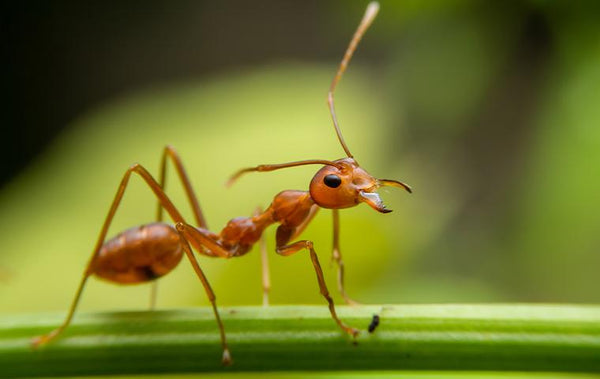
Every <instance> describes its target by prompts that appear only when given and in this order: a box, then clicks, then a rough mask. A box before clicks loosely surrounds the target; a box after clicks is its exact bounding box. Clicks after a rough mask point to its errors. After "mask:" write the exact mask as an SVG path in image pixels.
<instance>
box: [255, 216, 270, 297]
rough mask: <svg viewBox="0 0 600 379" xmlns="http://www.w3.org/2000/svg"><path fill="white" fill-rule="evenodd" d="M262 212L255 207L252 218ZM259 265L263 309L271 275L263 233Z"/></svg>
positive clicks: (260, 243) (267, 295)
mask: <svg viewBox="0 0 600 379" xmlns="http://www.w3.org/2000/svg"><path fill="white" fill-rule="evenodd" d="M262 213H263V211H262V209H261V208H260V207H257V208H256V210H255V211H254V216H258V215H260V214H262ZM259 248H260V263H261V267H262V288H263V307H268V306H269V291H270V290H271V275H270V273H269V256H268V255H267V241H266V239H265V235H264V233H263V234H261V236H260V242H259Z"/></svg>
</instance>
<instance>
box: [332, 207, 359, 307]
mask: <svg viewBox="0 0 600 379" xmlns="http://www.w3.org/2000/svg"><path fill="white" fill-rule="evenodd" d="M332 213H333V251H332V256H331V259H333V260H334V261H335V263H336V264H337V266H338V275H337V285H338V290H339V291H340V294H341V295H342V297H343V298H344V301H345V302H346V304H348V305H360V303H359V302H357V301H355V300H353V299H352V298H350V296H348V295H347V294H346V290H345V288H344V260H343V259H342V253H341V251H340V216H339V210H337V209H333V212H332Z"/></svg>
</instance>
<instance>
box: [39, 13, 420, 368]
mask: <svg viewBox="0 0 600 379" xmlns="http://www.w3.org/2000/svg"><path fill="white" fill-rule="evenodd" d="M378 10H379V4H378V3H376V2H372V3H370V4H369V5H368V7H367V10H366V12H365V15H364V16H363V19H362V21H361V22H360V24H359V26H358V29H357V30H356V32H355V34H354V36H353V38H352V40H351V41H350V44H349V46H348V48H347V50H346V53H345V54H344V57H343V59H342V61H341V63H340V65H339V68H338V70H337V73H336V75H335V77H334V78H333V81H332V83H331V86H330V88H329V93H328V97H327V103H328V105H329V110H330V112H331V117H332V119H333V126H334V128H335V132H336V134H337V138H338V140H339V142H340V144H341V145H342V148H343V149H344V151H345V152H346V157H345V158H341V159H338V160H335V161H329V160H323V159H310V160H303V161H297V162H290V163H281V164H268V165H259V166H256V167H252V168H245V169H242V170H240V171H238V172H237V173H236V174H235V175H233V176H232V177H231V179H230V180H229V182H228V185H231V184H232V183H233V182H234V181H235V180H237V179H238V178H239V177H240V176H241V175H243V174H245V173H248V172H255V171H259V172H266V171H274V170H279V169H283V168H288V167H296V166H303V165H321V166H323V167H322V168H320V169H319V171H317V173H316V174H315V176H314V177H313V179H312V181H311V182H310V187H309V191H296V190H286V191H282V192H280V193H279V194H277V195H276V196H275V198H274V199H273V202H272V203H271V205H270V206H269V207H268V208H267V209H266V210H265V211H259V212H257V213H256V214H255V215H254V216H252V217H239V218H234V219H232V220H230V221H229V222H228V223H227V225H226V226H225V227H224V228H223V230H221V232H220V233H218V234H217V233H213V232H211V231H210V230H208V228H207V224H206V221H205V219H204V216H203V214H202V211H201V209H200V205H199V203H198V199H197V198H196V195H195V193H194V191H193V189H192V186H191V184H190V181H189V179H188V176H187V173H186V171H185V169H184V167H183V164H182V162H181V159H180V157H179V155H178V154H177V152H176V151H175V150H174V149H173V148H172V147H170V146H167V147H166V148H165V149H164V151H163V155H162V159H161V169H160V179H159V181H156V180H155V179H154V178H153V177H152V175H151V174H150V173H149V172H148V171H147V170H146V169H145V168H144V167H143V166H141V165H140V164H134V165H133V166H131V167H129V168H128V169H127V171H126V172H125V174H124V176H123V178H122V180H121V183H120V185H119V187H118V190H117V193H116V195H115V197H114V200H113V202H112V205H111V207H110V209H109V211H108V215H107V217H106V219H105V221H104V225H103V226H102V229H101V230H100V234H99V236H98V240H97V243H96V245H95V247H94V249H93V252H92V255H91V257H90V260H89V262H88V264H87V268H86V269H85V271H84V273H83V278H82V279H81V282H80V284H79V288H78V289H77V292H76V294H75V297H74V299H73V303H72V305H71V307H70V309H69V312H68V314H67V317H66V318H65V320H64V322H63V323H62V324H61V325H60V326H59V327H58V328H56V329H54V330H53V331H51V332H50V333H48V334H45V335H42V336H39V337H36V338H35V339H34V340H33V341H32V344H33V346H34V347H38V346H40V345H44V344H46V343H48V342H50V341H51V340H53V339H54V338H56V337H57V336H59V335H60V334H61V333H62V332H63V331H64V330H65V328H66V327H67V326H68V325H69V324H70V322H71V319H72V318H73V314H74V312H75V309H76V308H77V304H78V302H79V299H80V297H81V294H82V291H83V288H84V286H85V284H86V282H87V279H88V278H89V277H90V276H91V275H96V276H97V277H100V278H102V279H105V280H108V281H111V282H115V283H119V284H136V283H144V282H149V281H153V280H155V279H157V278H160V277H162V276H164V275H166V274H167V273H169V272H170V271H171V270H173V268H175V267H176V266H177V264H179V262H180V261H181V259H182V257H183V255H185V256H187V258H188V259H189V261H190V263H191V265H192V267H193V269H194V271H195V272H196V274H197V275H198V278H199V279H200V281H201V282H202V285H203V286H204V290H205V291H206V294H207V296H208V299H209V300H210V303H211V305H212V309H213V312H214V315H215V319H216V321H217V324H218V327H219V332H220V335H221V344H222V347H223V357H222V362H223V364H225V365H227V364H231V362H232V361H231V355H230V353H229V349H228V346H227V341H226V337H225V329H224V327H223V323H222V321H221V317H220V316H219V311H218V309H217V306H216V302H215V294H214V292H213V290H212V288H211V286H210V284H209V282H208V280H207V278H206V276H205V275H204V273H203V271H202V269H201V268H200V265H199V264H198V261H197V259H196V257H195V256H194V254H193V252H192V248H193V249H194V250H196V251H197V252H198V253H199V254H201V255H204V256H209V257H218V258H233V257H239V256H242V255H244V254H246V253H248V252H249V251H250V249H251V248H252V246H253V245H254V244H255V243H257V242H258V241H259V240H260V239H261V236H262V233H263V231H264V230H265V229H266V228H267V227H268V226H269V225H271V224H279V227H278V228H277V233H276V242H277V247H276V252H277V254H279V255H283V256H287V255H292V254H294V253H297V252H299V251H302V250H308V252H309V254H310V259H311V261H312V265H313V266H314V269H315V272H316V274H317V280H318V283H319V287H320V292H321V295H323V297H324V298H325V299H326V300H327V303H328V305H329V311H330V313H331V317H332V318H333V319H334V320H335V322H336V323H337V325H338V326H339V327H340V328H341V329H342V330H343V331H344V332H346V333H348V334H349V335H350V336H352V337H355V336H356V335H357V334H358V330H357V329H355V328H352V327H350V326H348V325H346V324H345V323H344V322H342V320H340V318H339V317H338V316H337V314H336V310H335V306H334V303H333V300H332V298H331V296H330V295H329V290H328V289H327V285H326V284H325V280H324V277H323V271H322V270H321V265H320V263H319V259H318V257H317V253H316V252H315V250H314V247H313V242H312V241H309V240H300V241H296V242H291V241H293V240H295V239H296V238H297V237H298V236H299V235H300V234H301V233H302V232H303V231H304V229H305V228H306V226H307V225H308V224H309V223H310V221H311V220H312V219H313V217H314V216H315V214H316V212H317V211H318V209H319V208H326V209H332V211H333V241H334V242H333V259H334V260H335V261H336V263H337V265H338V287H339V289H340V292H341V294H342V296H343V297H344V299H345V300H346V302H348V303H352V302H353V301H352V300H351V299H350V298H349V297H348V296H347V295H346V292H345V291H344V284H343V278H344V265H343V262H342V256H341V254H340V249H339V238H338V235H339V215H338V210H339V209H342V208H349V207H354V206H356V205H358V204H360V203H366V204H367V205H369V206H370V207H371V208H373V209H375V210H376V211H378V212H381V213H388V212H391V210H389V209H387V208H386V207H385V205H384V204H383V202H382V200H381V198H380V197H379V194H378V193H377V189H378V188H380V187H383V186H392V187H399V188H403V189H405V190H406V191H408V192H411V189H410V187H409V186H408V185H406V184H404V183H402V182H399V181H396V180H389V179H376V178H374V177H373V176H371V175H370V174H369V173H368V172H367V171H365V170H364V169H362V168H361V167H360V166H359V165H358V162H357V161H356V160H355V159H354V157H353V156H352V154H351V153H350V150H349V149H348V146H347V145H346V143H345V142H344V138H343V137H342V133H341V130H340V127H339V125H338V121H337V117H336V114H335V108H334V101H333V93H334V91H335V87H336V85H337V83H338V81H339V80H340V78H341V77H342V74H343V73H344V71H345V70H346V67H347V66H348V62H349V61H350V59H351V57H352V54H353V53H354V51H355V49H356V46H357V45H358V42H359V41H360V39H361V38H362V36H363V34H364V33H365V31H366V29H367V28H368V27H369V25H370V24H371V23H372V22H373V20H374V18H375V16H376V15H377V12H378ZM169 159H170V160H171V161H172V163H173V165H174V166H175V170H176V171H177V174H178V176H179V179H180V180H181V182H182V185H183V187H184V189H185V192H186V195H187V198H188V200H189V202H190V204H191V207H192V210H193V213H194V217H195V221H196V224H197V225H198V226H197V227H196V226H192V225H191V224H188V223H187V222H186V221H185V220H184V218H183V217H182V216H181V214H180V213H179V211H178V210H177V208H175V206H174V205H173V203H172V202H171V200H170V199H169V197H168V196H167V195H166V194H165V192H164V183H165V176H166V163H167V160H169ZM132 174H137V175H139V176H140V177H141V178H142V179H143V180H144V181H145V182H146V184H147V185H148V186H149V187H150V189H151V190H152V192H154V194H155V195H156V197H157V198H158V203H159V204H158V210H157V222H154V223H150V224H146V225H142V226H137V227H134V228H131V229H128V230H125V231H124V232H122V233H120V234H118V235H117V236H116V237H114V238H112V239H110V240H108V241H106V242H105V238H106V234H107V232H108V228H109V226H110V224H111V222H112V219H113V217H114V215H115V213H116V211H117V208H118V207H119V204H120V203H121V199H122V197H123V194H124V192H125V189H126V188H127V184H128V183H129V179H130V177H131V175H132ZM163 209H164V210H166V211H167V213H168V214H169V216H170V217H171V219H172V220H173V222H174V223H175V226H173V225H171V224H167V223H164V222H161V221H162V211H163ZM265 267H266V261H265V260H264V259H263V273H264V272H265V271H266V270H265ZM265 278H266V279H265ZM263 287H264V288H263V290H264V296H265V299H266V298H267V292H268V276H265V275H264V274H263Z"/></svg>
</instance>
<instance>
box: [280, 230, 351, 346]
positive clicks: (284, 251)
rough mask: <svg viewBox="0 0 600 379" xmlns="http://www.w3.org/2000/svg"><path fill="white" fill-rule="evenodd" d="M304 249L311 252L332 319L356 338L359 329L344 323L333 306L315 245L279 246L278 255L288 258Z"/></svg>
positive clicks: (305, 243)
mask: <svg viewBox="0 0 600 379" xmlns="http://www.w3.org/2000/svg"><path fill="white" fill-rule="evenodd" d="M302 249H307V250H308V251H309V252H310V259H311V261H312V264H313V266H314V268H315V272H316V274H317V281H318V282H319V288H320V290H321V295H323V297H324V298H325V300H327V303H328V304H329V312H330V313H331V317H333V319H334V320H335V322H336V323H337V324H338V326H339V327H340V328H342V330H343V331H344V332H346V333H348V334H349V335H351V336H352V337H356V336H357V335H358V333H359V331H358V329H355V328H352V327H350V326H348V325H346V324H344V323H343V322H342V320H340V318H339V317H338V316H337V313H336V311H335V306H334V304H333V299H332V298H331V296H330V295H329V290H328V289H327V285H326V284H325V278H324V277H323V270H322V269H321V264H320V263H319V258H318V257H317V253H315V249H314V248H313V243H312V242H311V241H298V242H294V243H292V244H290V245H286V246H278V247H277V254H280V255H283V256H288V255H292V254H294V253H296V252H298V251H300V250H302Z"/></svg>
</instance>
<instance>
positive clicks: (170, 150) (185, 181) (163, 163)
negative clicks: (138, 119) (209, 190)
mask: <svg viewBox="0 0 600 379" xmlns="http://www.w3.org/2000/svg"><path fill="white" fill-rule="evenodd" d="M168 158H170V159H171V161H172V163H173V166H174V167H175V170H176V171H177V175H178V176H179V180H180V181H181V184H182V185H183V189H184V190H185V193H186V196H187V198H188V201H189V203H190V206H191V208H192V212H193V214H194V219H195V220H196V223H197V225H198V226H200V227H202V228H208V226H207V223H206V219H205V218H204V215H203V213H202V209H201V208H200V203H199V202H198V198H197V196H196V193H195V192H194V189H193V188H192V184H191V182H190V179H189V177H188V175H187V172H186V170H185V168H184V167H183V163H182V160H181V158H180V157H179V154H178V153H177V151H176V150H175V148H174V147H173V146H170V145H167V146H165V148H164V149H163V153H162V157H161V159H160V170H159V180H158V183H159V185H160V187H161V188H162V189H163V191H165V187H166V178H167V159H168ZM162 219H163V207H162V204H161V203H160V201H158V205H157V209H156V221H158V222H161V221H162ZM151 286H152V288H151V290H150V310H154V308H155V307H156V298H157V294H158V281H156V280H155V281H153V282H152V284H151Z"/></svg>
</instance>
